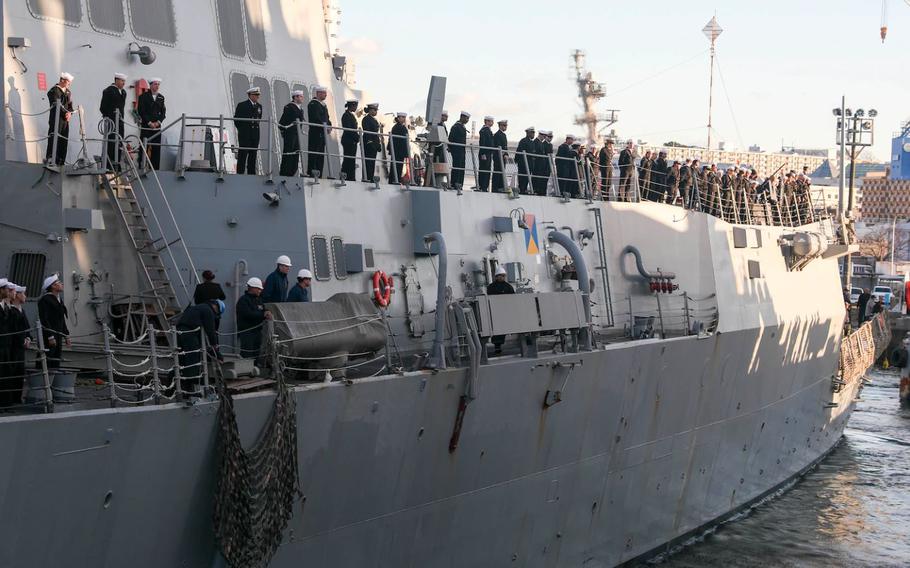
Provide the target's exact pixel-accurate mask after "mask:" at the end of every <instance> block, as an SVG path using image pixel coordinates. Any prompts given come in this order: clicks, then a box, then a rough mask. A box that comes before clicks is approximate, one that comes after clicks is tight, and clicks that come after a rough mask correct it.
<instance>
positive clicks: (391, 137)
mask: <svg viewBox="0 0 910 568" xmlns="http://www.w3.org/2000/svg"><path fill="white" fill-rule="evenodd" d="M389 155H390V156H391V158H392V167H391V172H389V173H390V175H389V177H390V178H392V179H393V180H394V181H393V182H392V183H399V184H400V183H401V181H400V180H399V179H398V161H397V160H396V159H395V135H394V134H389Z"/></svg>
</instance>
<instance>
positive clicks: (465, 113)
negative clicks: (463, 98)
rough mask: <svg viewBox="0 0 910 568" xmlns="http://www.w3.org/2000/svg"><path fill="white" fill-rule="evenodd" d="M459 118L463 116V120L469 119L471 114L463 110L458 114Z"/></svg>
mask: <svg viewBox="0 0 910 568" xmlns="http://www.w3.org/2000/svg"><path fill="white" fill-rule="evenodd" d="M459 116H463V117H465V118H471V113H469V112H468V111H466V110H463V111H461V112H460V113H459Z"/></svg>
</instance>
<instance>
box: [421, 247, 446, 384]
mask: <svg viewBox="0 0 910 568" xmlns="http://www.w3.org/2000/svg"><path fill="white" fill-rule="evenodd" d="M433 241H435V242H436V243H437V244H438V245H439V274H438V275H437V282H436V334H435V336H434V337H433V347H432V348H431V349H430V358H429V360H428V361H427V365H426V366H427V368H429V369H445V368H446V354H445V349H444V348H443V344H442V343H443V338H444V336H445V332H446V272H447V268H448V265H449V257H448V255H447V254H446V240H445V238H444V237H443V236H442V233H440V232H435V233H430V234H429V235H424V237H423V242H424V244H425V245H427V247H429V245H430V243H432V242H433Z"/></svg>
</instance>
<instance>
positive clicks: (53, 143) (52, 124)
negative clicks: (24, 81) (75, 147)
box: [44, 72, 74, 166]
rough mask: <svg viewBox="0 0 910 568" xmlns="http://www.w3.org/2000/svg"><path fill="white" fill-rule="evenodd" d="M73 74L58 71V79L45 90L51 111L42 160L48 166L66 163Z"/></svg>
mask: <svg viewBox="0 0 910 568" xmlns="http://www.w3.org/2000/svg"><path fill="white" fill-rule="evenodd" d="M72 82H73V76H72V75H70V74H69V73H66V72H63V73H60V80H59V81H57V84H56V85H54V86H53V87H51V88H50V90H49V91H48V92H47V103H48V105H50V109H51V111H50V112H49V113H48V117H47V136H48V139H47V152H46V153H45V156H44V162H45V163H46V164H47V165H50V166H54V165H56V166H62V165H63V164H64V163H66V152H67V149H68V147H69V146H68V145H69V135H70V117H72V115H73V112H74V109H73V93H72V92H71V91H70V84H71V83H72Z"/></svg>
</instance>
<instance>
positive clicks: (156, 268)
mask: <svg viewBox="0 0 910 568" xmlns="http://www.w3.org/2000/svg"><path fill="white" fill-rule="evenodd" d="M138 144H139V151H141V152H144V151H145V147H144V145H143V144H142V143H141V142H139V143H138ZM121 152H122V153H123V156H124V157H125V160H124V164H123V165H124V171H123V172H122V173H119V174H116V173H115V174H108V173H105V174H100V176H99V177H100V182H101V186H102V187H103V188H104V189H105V190H106V191H107V194H108V197H109V198H110V201H111V204H112V205H113V207H114V208H115V209H116V210H117V213H118V214H119V215H120V219H121V221H122V222H123V226H124V227H125V228H126V230H127V234H128V235H129V237H130V242H131V243H132V246H133V250H134V251H135V252H136V259H137V260H138V261H139V267H140V269H141V275H142V277H143V278H144V280H145V283H146V285H148V289H146V290H143V291H142V292H141V293H140V294H139V295H140V297H143V298H152V299H153V301H154V305H155V308H156V311H155V312H150V313H149V314H148V315H149V316H153V317H155V318H156V319H157V320H158V322H159V326H157V327H159V328H160V329H168V328H169V318H171V317H173V316H174V315H176V314H178V313H180V312H181V311H182V310H183V306H184V305H187V304H189V303H191V301H192V291H191V290H190V288H189V285H190V284H196V283H198V278H199V276H198V274H197V273H196V267H195V265H194V264H193V259H192V257H191V256H190V252H189V250H188V249H187V247H186V243H185V242H184V240H183V235H182V234H181V232H180V228H179V226H178V225H177V220H176V219H175V218H174V214H173V211H172V210H171V206H170V204H169V203H168V201H167V196H166V195H165V193H164V189H163V188H162V187H161V182H160V180H159V179H158V176H157V174H156V173H155V171H154V170H153V169H151V168H150V169H148V170H146V171H139V168H138V167H137V165H136V162H135V161H134V159H133V157H132V156H131V155H130V154H129V150H128V148H127V145H126V143H125V141H121ZM143 176H145V179H147V180H148V179H151V180H153V181H154V185H155V187H157V191H158V192H159V194H160V199H161V200H162V201H163V203H164V205H165V208H166V212H167V216H166V217H164V219H165V221H166V222H169V223H170V231H168V230H166V229H165V227H164V225H162V223H161V219H160V218H159V216H158V214H157V212H156V211H155V209H154V207H153V204H152V201H151V200H150V199H149V195H148V192H147V191H146V187H145V182H143ZM175 253H176V254H175ZM180 255H182V256H183V257H184V259H185V260H184V262H183V263H181V262H180V261H178V256H180ZM165 260H167V261H168V262H170V264H171V266H170V268H171V269H172V271H173V273H174V275H175V276H176V281H178V282H179V284H180V289H179V290H178V288H177V287H175V285H174V282H175V280H174V279H172V278H171V276H170V275H169V273H168V265H166V264H165ZM181 264H183V265H184V266H181ZM182 269H185V270H188V271H190V274H191V275H192V276H191V277H188V278H186V279H185V278H184V277H183V275H182V274H181V271H182ZM190 278H191V279H192V280H191V279H190ZM188 281H189V282H188ZM178 291H179V292H182V295H183V298H180V296H179V295H178Z"/></svg>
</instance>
